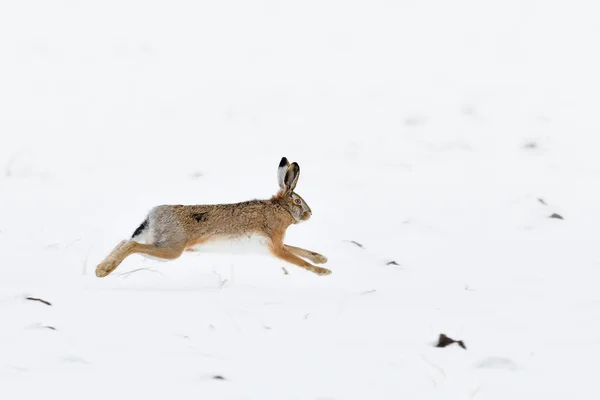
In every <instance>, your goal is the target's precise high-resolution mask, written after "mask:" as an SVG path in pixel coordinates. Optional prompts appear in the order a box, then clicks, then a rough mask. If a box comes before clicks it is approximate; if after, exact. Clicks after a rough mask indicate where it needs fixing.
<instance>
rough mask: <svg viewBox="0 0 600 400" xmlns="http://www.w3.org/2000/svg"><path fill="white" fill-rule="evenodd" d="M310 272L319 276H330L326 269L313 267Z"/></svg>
mask: <svg viewBox="0 0 600 400" xmlns="http://www.w3.org/2000/svg"><path fill="white" fill-rule="evenodd" d="M312 272H314V273H315V274H317V275H321V276H325V275H329V274H331V271H330V270H328V269H327V268H321V267H315V268H314V269H313V270H312Z"/></svg>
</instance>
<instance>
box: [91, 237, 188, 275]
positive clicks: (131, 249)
mask: <svg viewBox="0 0 600 400" xmlns="http://www.w3.org/2000/svg"><path fill="white" fill-rule="evenodd" d="M183 249H184V246H168V247H159V246H156V245H153V244H142V243H138V242H136V241H134V240H129V241H127V240H124V241H122V242H121V243H119V244H118V245H117V247H115V248H114V250H113V251H112V252H111V253H110V254H109V255H108V257H106V258H105V259H104V261H102V262H101V263H100V264H98V266H97V267H96V276H97V277H99V278H103V277H105V276H107V275H108V274H110V273H111V272H113V271H114V270H115V269H116V268H117V267H118V266H119V265H120V264H121V263H122V262H123V260H124V259H125V258H127V257H128V256H130V255H131V254H135V253H141V254H146V255H149V256H152V257H157V258H162V259H165V260H173V259H176V258H179V256H180V255H181V253H183Z"/></svg>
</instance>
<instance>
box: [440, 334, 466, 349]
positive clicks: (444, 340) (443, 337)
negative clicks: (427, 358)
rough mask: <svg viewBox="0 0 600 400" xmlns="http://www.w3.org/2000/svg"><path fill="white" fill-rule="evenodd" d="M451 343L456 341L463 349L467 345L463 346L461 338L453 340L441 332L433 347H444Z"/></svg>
mask: <svg viewBox="0 0 600 400" xmlns="http://www.w3.org/2000/svg"><path fill="white" fill-rule="evenodd" d="M452 343H458V345H459V346H460V347H462V348H463V349H465V350H466V349H467V347H466V346H465V344H464V343H463V341H462V340H454V339H451V338H449V337H448V336H446V335H444V334H443V333H441V334H440V337H439V338H438V343H437V345H436V346H435V347H446V346H449V345H451V344H452Z"/></svg>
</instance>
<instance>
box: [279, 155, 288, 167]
mask: <svg viewBox="0 0 600 400" xmlns="http://www.w3.org/2000/svg"><path fill="white" fill-rule="evenodd" d="M288 164H289V162H288V159H287V158H285V157H283V158H282V159H281V161H280V162H279V166H280V167H285V166H286V165H288Z"/></svg>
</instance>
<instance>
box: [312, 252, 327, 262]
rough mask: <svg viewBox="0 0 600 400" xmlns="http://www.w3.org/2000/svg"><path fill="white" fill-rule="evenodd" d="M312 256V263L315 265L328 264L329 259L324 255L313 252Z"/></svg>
mask: <svg viewBox="0 0 600 400" xmlns="http://www.w3.org/2000/svg"><path fill="white" fill-rule="evenodd" d="M310 255H311V256H312V262H314V263H315V264H325V263H326V262H327V257H325V256H324V255H322V254H319V253H315V252H311V253H310Z"/></svg>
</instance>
